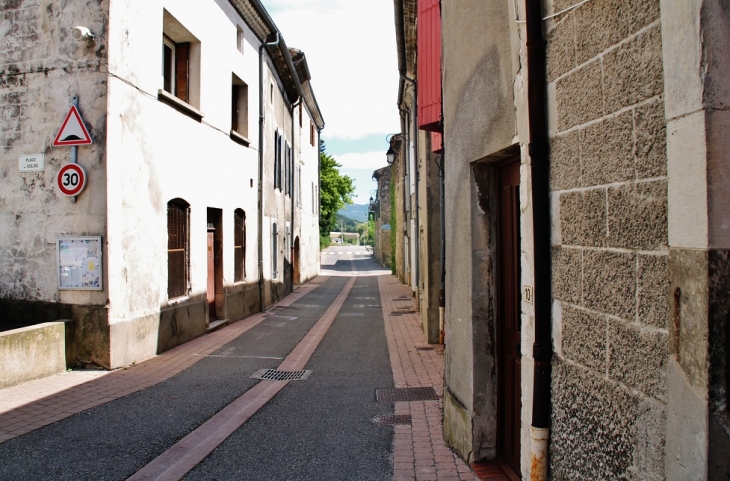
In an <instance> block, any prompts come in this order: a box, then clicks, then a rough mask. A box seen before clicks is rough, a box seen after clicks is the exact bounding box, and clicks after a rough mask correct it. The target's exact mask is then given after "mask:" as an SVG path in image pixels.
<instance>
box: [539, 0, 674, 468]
mask: <svg viewBox="0 0 730 481" xmlns="http://www.w3.org/2000/svg"><path fill="white" fill-rule="evenodd" d="M574 3H575V2H573V1H572V0H555V1H554V2H553V11H554V12H558V11H560V10H563V9H564V8H567V7H569V6H571V5H573V4H574ZM546 25H547V27H548V28H547V29H546V30H547V32H546V39H547V53H548V59H547V61H548V77H549V78H548V81H549V83H550V87H549V88H550V91H551V92H553V94H552V99H551V105H550V111H551V114H550V115H551V119H550V121H551V179H550V182H551V191H552V198H553V203H552V209H553V214H552V215H553V225H555V226H558V229H557V232H555V233H554V235H553V280H552V282H553V299H554V304H555V306H554V309H553V311H554V312H555V313H556V316H555V319H554V328H553V331H554V344H555V352H556V356H555V360H554V365H553V381H552V384H553V388H552V389H553V421H552V422H553V427H552V437H551V446H550V451H551V472H552V476H553V479H618V478H630V479H643V480H653V479H664V450H665V448H664V447H665V437H666V436H665V425H666V421H665V416H666V403H667V358H668V352H667V351H668V330H667V318H668V310H669V303H668V277H669V267H668V266H669V256H668V254H669V251H668V222H667V203H668V198H667V156H666V133H665V130H666V123H665V117H664V90H663V88H664V74H663V62H662V38H661V25H660V19H659V0H644V1H635V0H593V1H591V2H588V3H586V4H583V5H582V6H580V7H578V8H576V9H574V10H571V11H569V12H568V13H567V14H564V15H561V16H559V17H557V18H556V19H555V20H554V21H551V22H548V23H547V24H546Z"/></svg>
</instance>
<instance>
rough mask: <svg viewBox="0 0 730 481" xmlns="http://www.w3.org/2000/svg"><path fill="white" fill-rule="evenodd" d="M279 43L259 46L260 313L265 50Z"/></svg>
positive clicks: (261, 299) (261, 298)
mask: <svg viewBox="0 0 730 481" xmlns="http://www.w3.org/2000/svg"><path fill="white" fill-rule="evenodd" d="M278 43H279V32H276V40H274V41H273V42H268V43H261V45H259V192H258V197H259V218H258V221H259V222H258V223H259V242H258V244H259V311H260V312H264V310H265V306H264V300H265V296H264V288H265V282H264V245H263V241H264V49H265V48H266V47H273V46H274V45H277V44H278Z"/></svg>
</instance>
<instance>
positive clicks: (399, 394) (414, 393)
mask: <svg viewBox="0 0 730 481" xmlns="http://www.w3.org/2000/svg"><path fill="white" fill-rule="evenodd" d="M375 398H376V399H377V400H378V401H380V402H386V403H392V402H396V401H438V398H439V397H438V395H437V394H436V391H434V390H433V388H432V387H402V388H395V389H376V390H375Z"/></svg>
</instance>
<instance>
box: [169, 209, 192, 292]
mask: <svg viewBox="0 0 730 481" xmlns="http://www.w3.org/2000/svg"><path fill="white" fill-rule="evenodd" d="M189 215H190V205H189V204H188V203H187V202H185V201H184V200H182V199H174V200H171V201H170V202H168V204H167V297H168V298H170V299H173V298H175V297H182V296H186V295H187V294H188V273H189V252H188V250H189V244H190V242H189V237H188V231H189Z"/></svg>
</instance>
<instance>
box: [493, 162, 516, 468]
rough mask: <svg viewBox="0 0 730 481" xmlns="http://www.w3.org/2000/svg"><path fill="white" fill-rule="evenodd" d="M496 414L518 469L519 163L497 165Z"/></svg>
mask: <svg viewBox="0 0 730 481" xmlns="http://www.w3.org/2000/svg"><path fill="white" fill-rule="evenodd" d="M498 178H499V198H498V202H499V220H498V222H499V224H498V230H497V232H498V234H497V258H498V269H499V270H498V296H499V297H498V319H497V349H498V353H497V355H498V369H497V377H498V389H499V400H498V408H497V409H498V416H497V419H498V420H499V421H498V423H499V454H500V455H501V457H502V458H503V459H504V461H505V462H506V463H507V464H508V465H509V466H510V467H511V468H512V469H514V471H515V472H516V473H519V472H520V427H521V422H520V412H521V405H522V401H521V394H520V387H521V382H520V381H521V380H520V374H521V357H522V354H521V352H520V340H521V332H520V311H521V309H520V302H521V299H520V162H519V160H514V161H511V162H509V163H506V164H503V165H502V166H500V167H499V168H498Z"/></svg>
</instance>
